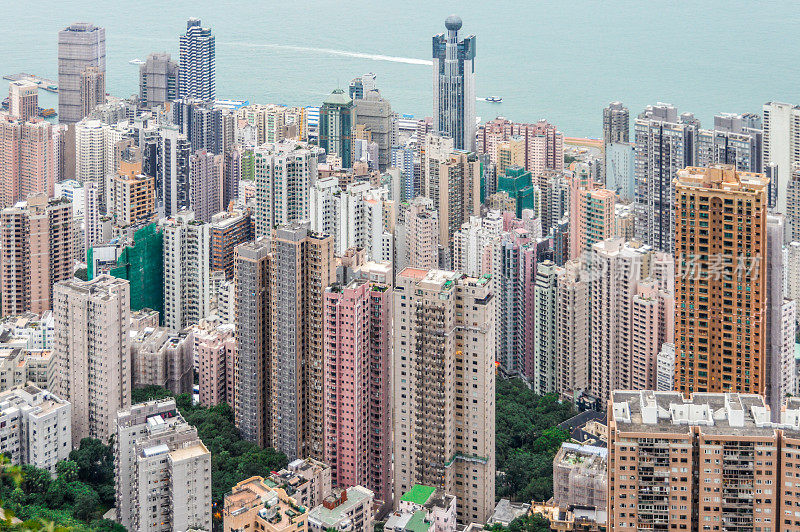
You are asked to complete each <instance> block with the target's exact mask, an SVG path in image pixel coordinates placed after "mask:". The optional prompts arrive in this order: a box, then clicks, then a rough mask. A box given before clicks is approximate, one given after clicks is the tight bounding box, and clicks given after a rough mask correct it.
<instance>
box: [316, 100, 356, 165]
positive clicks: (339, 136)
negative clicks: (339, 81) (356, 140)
mask: <svg viewBox="0 0 800 532" xmlns="http://www.w3.org/2000/svg"><path fill="white" fill-rule="evenodd" d="M355 125H356V107H355V105H354V104H353V100H352V99H351V98H350V96H348V95H347V94H345V92H344V91H343V90H342V89H336V90H334V91H333V92H332V93H330V94H329V95H328V97H327V98H325V101H324V102H322V107H320V109H319V146H320V148H323V149H324V150H325V154H326V155H337V156H339V157H341V158H342V168H352V167H353V128H354V127H355Z"/></svg>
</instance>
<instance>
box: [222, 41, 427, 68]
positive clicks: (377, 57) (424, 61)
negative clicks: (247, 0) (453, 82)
mask: <svg viewBox="0 0 800 532" xmlns="http://www.w3.org/2000/svg"><path fill="white" fill-rule="evenodd" d="M217 44H220V45H223V46H241V47H244V48H271V49H275V50H291V51H294V52H307V53H312V54H327V55H338V56H341V57H354V58H356V59H370V60H372V61H389V62H391V63H405V64H407V65H425V66H431V65H432V64H433V61H429V60H427V59H417V58H414V57H397V56H393V55H381V54H367V53H363V52H348V51H347V50H335V49H333V48H315V47H311V46H292V45H289V44H267V43H249V42H218V43H217Z"/></svg>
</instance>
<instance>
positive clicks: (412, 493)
mask: <svg viewBox="0 0 800 532" xmlns="http://www.w3.org/2000/svg"><path fill="white" fill-rule="evenodd" d="M434 491H436V488H434V487H432V486H423V485H422V484H415V485H414V486H413V487H412V488H411V489H410V490H408V491H407V492H405V493H404V494H403V496H402V497H401V498H400V500H401V501H404V502H413V503H414V504H419V505H420V506H422V505H423V504H425V503H426V502H428V499H429V498H430V497H431V495H433V492H434Z"/></svg>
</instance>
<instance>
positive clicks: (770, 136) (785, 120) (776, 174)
mask: <svg viewBox="0 0 800 532" xmlns="http://www.w3.org/2000/svg"><path fill="white" fill-rule="evenodd" d="M763 116H764V123H763V127H764V137H763V142H764V146H763V148H764V151H763V169H764V171H765V172H766V171H767V170H768V167H769V166H770V165H773V166H772V167H771V168H770V170H771V174H772V175H770V176H769V177H770V179H771V180H773V181H774V182H775V183H776V184H777V187H776V188H777V196H778V197H777V202H776V209H777V212H779V213H782V214H785V213H786V212H787V209H788V207H789V204H788V201H787V199H788V198H787V191H788V187H789V182H790V181H791V179H792V171H793V170H794V168H795V165H797V163H799V162H800V152H798V146H800V105H790V104H787V103H780V102H767V103H765V104H764V107H763ZM770 186H772V184H770Z"/></svg>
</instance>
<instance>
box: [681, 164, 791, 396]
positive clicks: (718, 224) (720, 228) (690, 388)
mask: <svg viewBox="0 0 800 532" xmlns="http://www.w3.org/2000/svg"><path fill="white" fill-rule="evenodd" d="M766 188H767V180H766V179H765V178H764V176H763V174H752V173H747V172H738V171H736V170H735V169H734V168H733V167H732V166H725V165H717V166H712V167H710V168H687V169H685V170H681V171H679V172H678V174H677V177H676V182H675V195H676V201H675V221H676V227H675V253H676V270H677V271H676V276H675V279H676V282H675V324H676V330H675V338H676V342H675V360H676V365H675V389H676V390H678V391H680V392H683V393H684V394H686V395H689V394H691V393H693V392H721V391H731V392H741V393H758V394H763V393H764V386H765V376H766V375H765V372H766V359H767V357H766V352H765V349H766V344H765V341H766V329H765V321H766V312H767V292H766V290H767V288H766V279H767V275H766V274H765V272H766V271H767V270H766V269H765V266H764V265H763V264H761V262H763V261H764V257H767V259H768V258H769V257H768V255H767V254H766V252H767V248H766V244H767V240H766V239H767V227H766V226H767V223H766V222H767V220H766ZM768 267H769V264H767V265H766V268H768ZM777 341H778V339H777V338H776V339H772V338H770V342H777Z"/></svg>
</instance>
